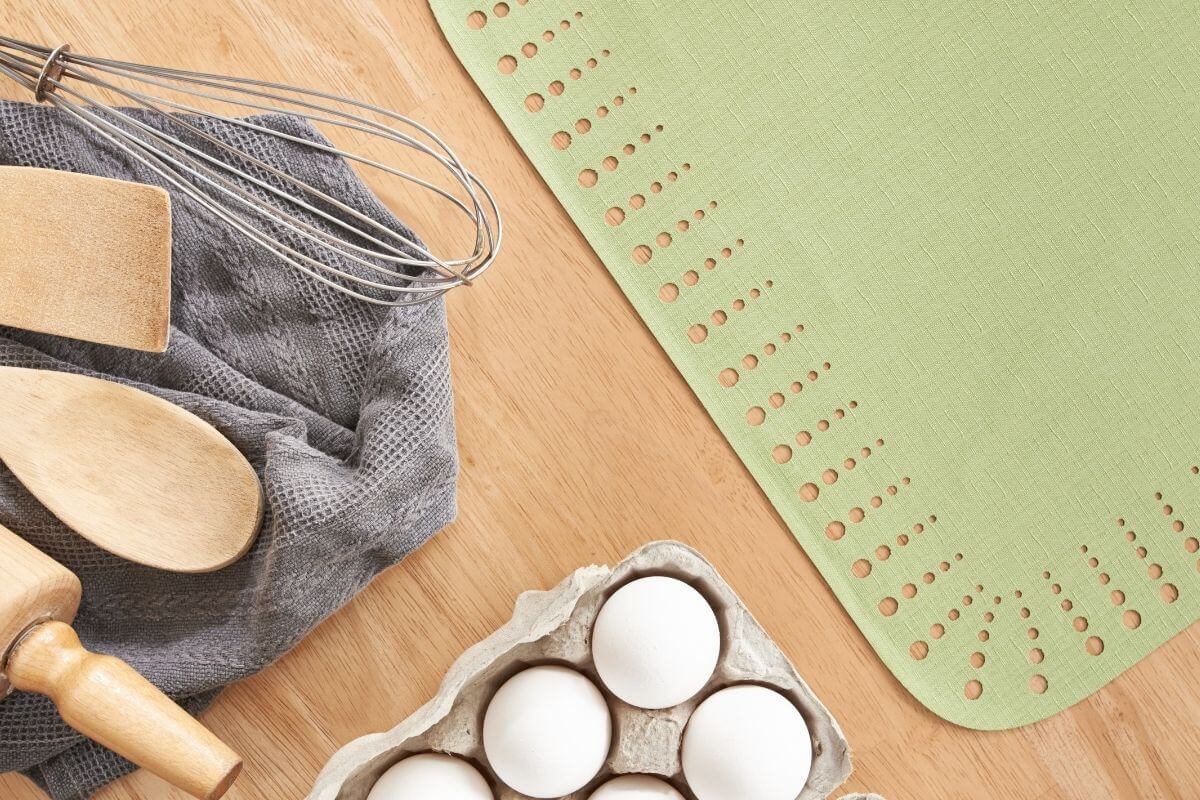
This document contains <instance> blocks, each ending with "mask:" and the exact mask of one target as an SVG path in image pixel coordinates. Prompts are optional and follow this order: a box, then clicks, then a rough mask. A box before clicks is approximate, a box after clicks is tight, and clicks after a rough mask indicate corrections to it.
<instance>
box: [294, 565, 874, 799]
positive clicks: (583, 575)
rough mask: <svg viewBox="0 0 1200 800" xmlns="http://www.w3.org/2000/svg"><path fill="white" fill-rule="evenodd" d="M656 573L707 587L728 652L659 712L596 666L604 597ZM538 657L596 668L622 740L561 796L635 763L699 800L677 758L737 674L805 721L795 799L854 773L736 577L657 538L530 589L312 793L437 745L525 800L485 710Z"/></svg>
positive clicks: (828, 718) (364, 785)
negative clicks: (493, 759)
mask: <svg viewBox="0 0 1200 800" xmlns="http://www.w3.org/2000/svg"><path fill="white" fill-rule="evenodd" d="M649 575H666V576H669V577H673V578H678V579H680V580H683V581H685V582H686V583H688V584H690V585H691V586H693V587H694V588H695V589H696V590H697V591H699V592H700V593H701V594H702V595H704V597H706V598H707V599H708V601H709V602H710V603H711V604H712V606H713V608H714V609H715V610H716V612H717V619H718V621H719V622H720V626H721V635H722V645H721V658H720V661H719V662H718V664H717V669H716V672H715V673H714V674H713V676H712V678H710V679H709V682H708V684H707V685H706V686H705V688H704V689H703V690H701V691H700V692H699V693H698V694H696V696H694V697H692V698H691V699H690V700H688V701H686V702H684V703H682V704H680V705H678V706H674V707H672V708H668V709H664V710H661V711H647V710H645V709H641V708H635V707H634V706H631V705H629V704H627V703H625V702H623V701H621V700H619V699H617V698H616V697H615V696H613V694H612V693H611V692H609V691H608V690H607V689H606V688H605V686H604V683H603V682H602V681H601V680H600V678H599V676H598V675H597V674H596V669H595V666H594V665H593V663H592V656H591V634H592V624H593V623H594V622H595V620H596V615H597V613H599V611H600V607H601V606H602V605H604V601H605V600H607V599H608V598H609V597H610V596H611V595H612V594H613V592H615V591H616V590H617V589H619V588H620V587H621V586H623V585H625V584H626V583H629V582H630V581H632V580H635V579H637V578H643V577H647V576H649ZM541 664H561V665H563V666H569V667H573V668H574V669H577V670H579V671H580V672H582V673H583V674H584V675H586V676H588V678H590V679H591V680H592V682H593V683H595V684H596V686H597V687H598V688H599V689H600V690H601V692H603V693H604V696H605V699H606V700H607V701H608V704H609V708H610V710H611V713H612V720H613V743H612V747H611V749H610V751H609V755H608V760H607V761H606V762H605V765H604V769H603V770H601V772H600V774H599V775H597V776H596V777H595V778H594V779H593V780H592V782H591V783H589V784H588V785H587V786H586V787H585V788H584V789H582V790H580V791H578V792H576V793H574V794H571V795H567V797H566V798H564V800H585V798H587V797H588V795H589V794H590V793H591V792H592V791H594V790H595V789H596V788H597V787H598V786H600V785H601V784H602V783H604V782H605V781H606V780H609V779H611V778H613V777H615V776H616V775H622V774H626V773H644V774H649V775H656V776H658V777H661V778H664V779H666V780H667V781H668V782H669V783H670V784H671V785H673V786H674V787H675V788H676V789H678V790H679V791H680V792H681V793H682V794H683V795H684V797H686V798H689V799H690V800H694V798H695V796H694V795H693V794H692V793H691V791H690V790H689V789H688V788H687V785H686V783H685V782H684V779H683V770H682V768H681V766H680V753H679V750H680V741H681V740H682V737H683V729H684V727H685V726H686V725H687V721H688V719H689V718H690V717H691V715H692V712H693V711H694V710H695V709H696V706H698V705H699V704H700V702H701V701H702V700H704V699H705V698H707V697H708V696H709V695H711V694H712V693H713V692H715V691H718V690H719V689H724V688H726V687H727V686H731V685H734V684H739V683H756V684H761V685H763V686H768V687H771V688H773V689H776V690H778V691H780V692H782V693H783V694H784V695H786V696H787V697H788V698H790V699H791V701H792V702H793V703H795V705H796V707H797V708H799V709H800V713H801V714H802V715H803V716H804V720H805V722H807V723H808V729H809V732H810V733H811V735H812V747H813V762H812V772H811V773H810V774H809V777H808V783H807V784H806V785H805V787H804V791H803V792H801V794H800V797H799V798H798V800H823V799H824V798H826V797H828V796H829V794H830V793H831V792H832V791H833V790H834V789H835V788H837V787H838V786H839V785H840V784H841V783H842V782H843V781H844V780H845V779H846V776H847V775H849V774H850V751H849V747H848V745H847V743H846V738H845V737H844V736H843V735H842V731H841V728H839V727H838V724H837V721H836V720H834V718H833V717H832V715H830V713H829V711H828V709H826V708H825V706H824V705H822V704H821V701H820V700H818V699H817V698H816V695H814V694H813V693H812V690H811V689H809V688H808V684H806V683H805V682H804V681H803V680H802V679H801V678H800V676H799V675H797V674H796V670H795V668H794V667H793V666H792V664H791V662H789V661H788V659H787V657H786V656H785V655H784V654H783V652H782V651H781V650H780V649H779V647H778V645H776V644H775V642H774V641H772V640H771V637H770V636H768V635H767V633H766V631H764V630H763V629H762V627H761V626H760V625H759V624H758V622H756V621H755V619H754V617H753V616H751V614H750V611H749V610H748V609H747V608H746V606H745V605H744V604H743V603H742V601H741V600H739V599H738V596H737V595H736V594H734V592H733V589H731V588H730V586H729V584H727V583H726V582H725V581H724V580H723V579H722V578H721V576H720V575H718V574H717V571H716V570H715V569H714V568H713V566H712V565H711V564H709V563H708V561H706V560H705V559H704V558H703V556H701V555H700V554H699V553H697V552H696V551H695V550H693V549H692V548H690V547H688V546H686V545H683V544H680V543H678V542H654V543H651V544H648V545H646V546H644V547H642V548H640V549H639V550H637V551H636V552H634V553H633V554H632V555H630V556H629V557H628V558H626V559H625V560H624V561H622V562H621V563H620V564H618V565H617V566H616V568H609V567H602V566H591V567H583V568H582V569H579V570H576V571H575V572H574V573H573V574H572V575H571V576H570V577H568V578H567V579H566V580H564V581H563V582H562V583H560V584H559V585H558V586H557V587H555V588H554V589H551V590H549V591H531V592H526V593H525V594H522V595H521V596H520V597H519V598H518V599H517V605H516V608H515V610H514V612H513V617H512V619H511V620H509V622H508V624H506V625H505V626H504V627H502V628H500V629H499V630H497V631H496V632H495V633H493V634H492V635H491V636H489V637H488V638H487V639H485V640H483V641H482V642H480V643H479V644H477V645H475V646H474V647H472V648H470V649H469V650H467V651H466V652H465V653H463V654H462V656H460V657H459V659H458V661H456V662H455V663H454V665H453V666H452V667H451V668H450V671H449V672H447V673H446V677H445V680H444V681H443V682H442V686H441V689H440V690H439V691H438V694H437V696H436V697H434V698H433V699H432V700H430V701H429V702H428V703H426V704H425V705H424V706H422V707H421V708H420V709H418V710H417V711H416V713H414V714H413V715H412V716H410V717H409V718H408V719H406V720H404V721H403V722H401V723H400V724H399V725H397V726H396V727H395V728H393V729H392V730H390V731H387V732H386V733H376V734H372V735H369V736H363V737H362V738H359V739H356V740H354V741H353V742H350V743H349V744H347V745H346V746H345V747H343V748H342V749H341V750H339V751H338V752H337V753H335V754H334V756H333V758H332V759H330V761H329V763H328V764H327V765H326V766H325V769H324V770H322V771H321V774H320V775H319V776H318V777H317V782H316V785H315V787H314V788H313V790H312V792H311V793H310V794H309V797H308V800H366V797H367V794H368V793H369V792H370V791H371V787H372V786H373V785H374V784H375V781H376V780H378V778H379V776H380V775H381V774H382V773H383V772H384V771H385V770H387V769H388V768H389V767H391V766H392V765H393V764H395V763H396V762H397V761H400V760H401V759H402V758H404V757H405V756H409V755H414V754H416V753H423V752H429V751H436V752H441V753H450V754H454V755H458V756H461V757H463V758H465V759H466V760H467V761H469V762H471V763H472V764H474V765H475V766H476V767H478V768H479V769H480V771H481V772H482V774H483V775H484V777H486V778H487V779H488V780H489V781H490V782H491V784H492V787H493V788H494V790H495V791H496V796H497V797H498V798H499V800H528V798H527V797H526V795H523V794H519V793H518V792H516V791H514V790H512V789H510V788H509V787H507V786H505V785H504V784H503V783H501V782H500V780H499V779H498V778H497V777H496V774H495V772H493V771H492V770H491V768H490V766H489V765H488V759H487V754H486V753H485V752H484V750H483V716H484V712H485V711H486V710H487V706H488V703H489V702H490V701H491V698H492V695H493V694H494V693H495V692H496V690H497V689H499V688H500V686H501V685H502V684H503V683H504V682H505V681H506V680H508V679H509V678H511V677H512V676H513V675H515V674H516V673H518V672H520V671H521V670H523V669H526V668H528V667H532V666H538V665H541Z"/></svg>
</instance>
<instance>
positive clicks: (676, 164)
mask: <svg viewBox="0 0 1200 800" xmlns="http://www.w3.org/2000/svg"><path fill="white" fill-rule="evenodd" d="M433 6H434V8H435V11H436V13H437V14H438V16H439V18H440V20H441V23H442V26H443V28H444V29H445V31H446V35H447V37H448V38H449V40H450V42H451V44H452V45H453V46H454V48H455V49H456V50H457V52H458V54H459V56H460V57H461V58H462V60H463V61H464V63H465V64H466V65H467V67H468V69H469V70H470V72H471V74H472V75H473V76H474V78H475V80H476V81H477V82H478V83H479V85H480V86H481V87H482V89H483V91H484V92H485V94H486V95H487V96H488V98H489V99H490V100H491V102H492V103H493V105H494V106H495V107H496V109H497V111H498V112H499V113H500V115H501V116H502V117H503V118H504V120H505V121H506V122H507V124H508V126H509V127H510V129H511V130H512V132H513V134H514V135H515V136H516V138H517V141H518V142H520V144H521V145H522V147H523V148H524V150H525V152H526V153H527V154H528V156H529V158H530V159H532V161H533V163H534V164H536V165H537V167H538V168H539V169H540V170H541V173H542V175H543V176H545V179H546V180H547V181H548V182H549V184H550V186H551V187H552V188H553V189H554V191H555V192H556V193H557V195H558V197H559V198H560V199H561V201H562V203H563V204H564V206H565V207H566V208H567V209H568V211H569V212H570V213H571V215H572V217H573V218H574V220H575V222H576V224H578V226H579V228H580V229H581V230H582V231H583V232H584V234H585V235H586V236H587V238H588V240H589V241H590V242H591V244H592V246H593V247H594V248H595V249H596V252H597V253H599V255H600V256H601V258H603V260H604V262H605V264H607V265H608V268H609V269H610V270H611V272H612V274H613V275H614V277H615V278H616V279H617V281H619V282H620V284H621V286H622V287H623V288H624V290H625V292H626V293H627V294H628V296H629V298H630V300H631V301H632V302H633V304H634V306H635V307H636V308H637V310H638V312H639V313H640V314H641V315H642V317H643V318H644V319H645V321H646V323H647V324H648V325H649V326H650V328H651V329H652V330H653V331H654V333H655V335H656V336H657V337H658V339H659V341H660V342H661V343H662V346H663V347H664V348H666V350H667V352H668V353H669V354H670V355H671V357H672V359H674V361H675V363H676V364H677V365H678V367H679V369H680V371H681V372H682V373H683V375H684V376H685V377H686V378H687V380H688V381H689V382H690V384H691V386H692V388H693V389H694V390H695V392H696V394H697V395H698V396H699V397H700V398H701V400H703V402H704V404H705V405H706V406H707V408H708V410H709V412H710V413H711V414H712V416H713V418H714V419H715V420H716V421H717V423H718V424H719V425H720V427H721V429H722V430H723V431H724V433H725V435H726V436H727V437H728V439H729V441H730V442H731V443H732V444H733V446H734V447H735V448H736V450H737V452H738V453H739V454H740V456H741V457H742V459H743V460H744V461H745V463H746V464H747V466H748V467H749V468H750V470H751V471H752V472H753V473H754V475H755V477H756V478H757V479H758V481H759V483H760V484H761V485H762V487H763V488H764V490H765V491H766V493H767V494H768V495H769V496H770V498H771V500H772V502H773V503H774V504H775V506H776V508H778V509H779V513H780V514H781V515H782V516H783V518H784V519H785V520H786V521H787V523H788V525H789V526H790V527H791V529H792V530H793V531H794V532H795V535H796V537H797V539H799V541H800V543H801V544H802V545H803V546H804V549H805V551H806V552H807V553H808V555H809V556H810V557H811V558H812V559H813V561H814V562H815V563H816V564H817V565H818V566H819V567H820V569H821V571H822V573H823V574H824V575H825V577H826V579H827V580H828V581H829V584H830V586H832V587H833V589H834V591H835V592H836V593H837V595H838V597H839V598H840V599H841V601H842V603H843V604H845V606H846V608H847V609H848V610H849V612H850V614H851V615H852V616H853V617H854V619H855V620H856V621H857V623H858V625H859V626H860V627H861V628H862V630H863V632H864V633H865V634H866V636H867V638H868V639H869V640H870V641H871V643H872V645H873V646H874V647H875V649H876V651H877V652H878V653H879V655H880V657H881V658H882V659H883V660H884V661H885V662H886V663H887V665H888V666H889V667H890V668H891V669H892V671H893V672H894V673H895V674H896V676H897V677H898V678H899V679H900V680H901V681H902V682H903V683H904V685H905V686H907V687H908V689H909V690H910V691H911V692H912V693H913V694H914V695H915V696H916V697H917V698H918V699H919V700H920V701H921V702H923V703H924V704H925V705H927V706H928V707H929V708H930V709H932V710H933V711H934V712H936V713H937V714H939V715H941V716H942V717H944V718H946V719H948V720H951V721H953V722H956V723H958V724H961V725H966V726H970V727H974V728H986V729H991V728H1006V727H1013V726H1017V725H1022V724H1025V723H1029V722H1032V721H1035V720H1039V719H1042V718H1044V717H1047V716H1049V715H1051V714H1054V713H1055V712H1057V711H1059V710H1061V709H1063V708H1066V707H1068V706H1070V705H1072V704H1074V703H1075V702H1077V701H1079V700H1081V699H1083V698H1085V697H1087V696H1088V695H1089V694H1091V693H1092V692H1095V691H1096V690H1097V689H1099V688H1100V687H1101V686H1103V685H1104V684H1105V683H1107V682H1108V681H1110V680H1112V679H1113V678H1114V677H1116V676H1117V675H1119V674H1120V673H1121V672H1122V671H1123V670H1125V669H1127V668H1128V667H1129V666H1131V665H1132V664H1134V663H1135V662H1137V661H1138V660H1139V659H1141V658H1142V657H1143V656H1145V655H1147V654H1148V653H1150V652H1151V651H1153V650H1154V649H1155V648H1156V647H1158V646H1159V645H1160V644H1162V643H1163V642H1164V641H1166V640H1167V639H1168V638H1170V637H1171V636H1173V635H1174V634H1176V633H1178V632H1179V631H1181V630H1182V629H1183V628H1185V627H1186V626H1187V625H1189V624H1190V623H1192V622H1193V621H1194V620H1196V619H1197V616H1198V614H1197V610H1198V609H1200V571H1198V570H1200V563H1198V561H1197V559H1198V558H1200V555H1198V554H1197V552H1196V550H1197V540H1196V539H1195V538H1192V537H1193V536H1194V535H1195V534H1196V531H1200V477H1198V476H1197V474H1196V473H1197V468H1196V466H1195V465H1196V464H1197V463H1198V462H1200V418H1198V416H1197V412H1196V411H1195V406H1196V397H1197V388H1198V377H1200V373H1198V371H1197V358H1198V355H1200V322H1198V320H1197V314H1198V310H1200V288H1198V285H1197V269H1196V267H1197V261H1198V259H1200V188H1198V187H1200V133H1198V132H1200V44H1198V43H1200V14H1198V13H1197V9H1196V5H1195V4H1194V2H1190V0H1189V1H1185V0H1178V1H1176V0H1166V1H1165V2H1156V1H1155V0H1150V2H1140V3H1129V4H1121V3H1098V4H1085V3H1078V2H1043V1H1039V0H1034V1H1033V2H1020V3H963V2H929V3H901V2H893V3H886V2H885V3H876V2H862V1H861V0H814V1H813V2H808V3H791V2H768V3H760V2H746V0H736V1H735V0H727V1H726V2H707V1H704V2H682V1H681V0H663V1H662V2H655V3H640V2H632V1H631V0H619V1H617V2H611V1H609V0H605V1H604V2H601V1H600V0H579V1H578V2H574V3H565V2H562V1H561V0H528V2H527V3H526V4H522V3H521V2H518V0H510V2H508V4H507V5H506V4H504V3H501V4H499V5H496V6H492V5H491V4H490V3H489V4H487V5H481V4H479V3H477V2H471V0H433ZM593 184H594V185H593ZM545 235H546V236H547V237H551V236H553V235H554V232H553V231H546V232H545ZM570 268H571V265H564V269H570ZM509 269H520V265H519V264H510V265H509ZM617 357H619V356H617ZM697 490H698V491H702V490H703V487H697ZM1193 519H1194V520H1195V523H1196V524H1195V525H1193ZM713 525H718V526H721V527H722V528H724V529H726V530H728V531H729V534H730V535H731V536H740V537H744V539H745V543H746V546H747V547H753V546H754V536H755V535H758V534H756V533H755V532H754V531H747V530H741V529H740V528H739V526H738V519H737V518H736V517H735V516H730V518H729V519H714V520H713Z"/></svg>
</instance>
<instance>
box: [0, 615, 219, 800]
mask: <svg viewBox="0 0 1200 800" xmlns="http://www.w3.org/2000/svg"><path fill="white" fill-rule="evenodd" d="M5 672H6V673H7V675H8V678H9V680H10V681H11V683H12V685H13V687H14V688H17V689H20V690H22V691H26V692H36V693H38V694H42V695H45V696H47V697H49V698H50V699H51V700H53V701H54V703H55V705H56V706H58V711H59V713H60V714H61V715H62V718H63V720H64V721H65V722H66V723H67V724H68V725H70V726H71V727H72V728H74V729H75V730H77V731H79V732H80V733H82V734H83V735H84V736H87V737H88V738H90V739H93V740H95V741H96V742H98V743H100V744H101V745H103V746H105V747H107V748H108V749H110V750H112V751H113V752H115V753H117V754H118V755H121V756H123V757H125V758H127V759H129V760H130V761H132V762H133V763H134V764H137V765H138V766H139V767H144V768H145V769H147V770H149V771H150V772H153V773H154V774H155V775H158V776H159V777H160V778H162V779H164V780H166V781H167V782H169V783H171V784H173V785H175V786H177V787H179V788H180V789H183V790H184V791H185V792H187V793H189V794H191V795H192V796H194V797H198V798H201V800H217V798H219V797H221V796H222V795H224V794H225V792H226V791H227V790H228V789H229V787H230V786H231V785H232V784H233V782H234V780H235V779H236V778H237V776H238V774H239V773H240V772H241V769H242V760H241V758H239V757H238V755H237V754H236V753H234V752H233V751H232V750H230V749H229V747H228V746H226V745H225V744H224V743H223V742H222V741H221V740H220V739H218V738H217V737H216V736H215V735H214V734H213V733H211V732H210V731H209V730H208V729H207V728H205V727H204V726H203V725H201V724H200V723H199V722H198V721H196V719H194V718H193V717H192V716H191V715H189V714H188V713H187V712H186V711H184V710H183V709H182V708H180V707H179V706H178V705H176V704H175V703H174V702H173V701H172V700H171V699H170V698H169V697H167V696H166V695H165V694H163V693H162V692H160V691H159V690H158V689H157V688H155V687H154V685H153V684H151V683H150V682H149V681H148V680H146V679H145V678H144V677H142V676H141V675H139V674H138V673H137V672H136V671H135V670H134V669H133V668H132V667H130V666H129V665H128V664H126V663H125V662H124V661H121V660H120V659H117V658H113V657H111V656H104V655H97V654H95V653H89V652H88V651H87V650H85V649H84V648H83V645H82V644H81V643H80V641H79V637H78V636H77V635H76V634H75V631H74V630H73V629H72V628H71V626H69V625H65V624H63V623H61V622H53V621H52V622H46V623H43V624H41V625H37V626H35V627H34V628H32V629H31V630H30V631H29V632H27V633H26V634H25V635H24V636H23V637H22V638H21V639H20V641H18V642H17V644H16V646H15V647H14V648H13V649H12V652H11V653H10V654H9V657H8V663H7V664H6V665H5Z"/></svg>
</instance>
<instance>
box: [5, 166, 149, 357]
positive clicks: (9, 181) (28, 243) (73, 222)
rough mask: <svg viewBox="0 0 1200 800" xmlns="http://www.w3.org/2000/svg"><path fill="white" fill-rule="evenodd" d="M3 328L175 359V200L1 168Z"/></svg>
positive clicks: (129, 187) (82, 178)
mask: <svg viewBox="0 0 1200 800" xmlns="http://www.w3.org/2000/svg"><path fill="white" fill-rule="evenodd" d="M0 325H12V326H14V327H17V328H26V329H28V330H32V331H38V332H39V333H50V334H54V335H56V336H67V337H70V338H73V339H84V340H86V341H89V342H98V343H100V344H111V345H117V346H120V347H130V348H133V349H135V350H149V351H152V352H162V351H163V350H166V349H167V338H168V336H169V333H170V328H171V201H170V198H169V197H168V195H167V193H166V192H165V191H163V190H162V189H159V188H157V187H153V186H143V185H141V184H136V183H127V182H125V181H115V180H110V179H108V178H95V177H92V176H90V175H77V174H74V173H71V172H57V171H54V170H44V169H32V168H28V167H0Z"/></svg>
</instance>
